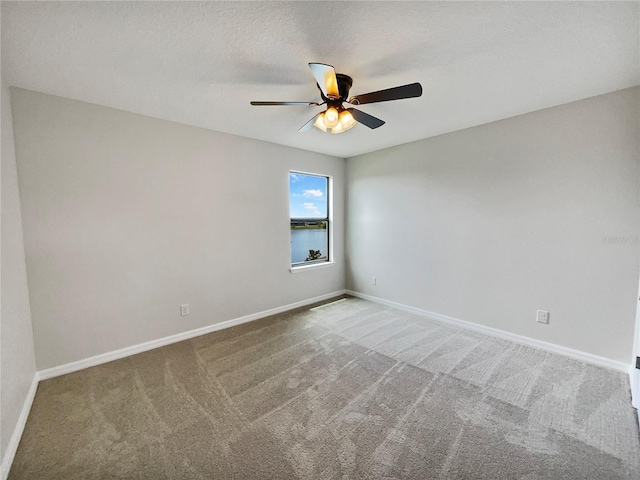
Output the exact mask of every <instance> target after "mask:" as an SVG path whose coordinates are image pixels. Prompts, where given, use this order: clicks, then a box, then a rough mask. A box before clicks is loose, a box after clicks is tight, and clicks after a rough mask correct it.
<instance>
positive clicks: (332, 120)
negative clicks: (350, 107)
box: [324, 107, 338, 128]
mask: <svg viewBox="0 0 640 480" xmlns="http://www.w3.org/2000/svg"><path fill="white" fill-rule="evenodd" d="M337 124H338V110H337V109H335V108H334V107H329V108H327V111H326V112H324V125H325V126H326V127H329V128H333V127H335V126H336V125H337Z"/></svg>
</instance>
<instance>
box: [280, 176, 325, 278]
mask: <svg viewBox="0 0 640 480" xmlns="http://www.w3.org/2000/svg"><path fill="white" fill-rule="evenodd" d="M292 173H299V174H301V175H313V176H315V177H324V178H326V179H327V210H328V212H327V223H328V225H327V230H328V234H327V235H328V238H327V245H328V248H329V253H328V258H327V260H324V261H322V262H317V263H307V264H303V263H299V264H295V265H294V264H292V263H291V253H292V252H291V210H289V262H288V263H289V271H290V272H291V273H303V272H310V271H313V270H318V269H321V268H327V267H332V266H334V265H335V262H334V253H333V176H331V175H327V174H325V173H315V172H303V171H300V170H289V172H288V180H289V182H287V185H290V181H291V174H292ZM287 198H288V200H289V202H288V204H287V205H288V207H289V208H290V205H291V190H289V195H288V197H287Z"/></svg>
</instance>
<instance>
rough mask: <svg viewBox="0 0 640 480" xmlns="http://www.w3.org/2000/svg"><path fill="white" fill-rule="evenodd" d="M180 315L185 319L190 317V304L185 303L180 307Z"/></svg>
mask: <svg viewBox="0 0 640 480" xmlns="http://www.w3.org/2000/svg"><path fill="white" fill-rule="evenodd" d="M180 315H182V316H183V317H184V316H185V315H189V304H188V303H185V304H184V305H180Z"/></svg>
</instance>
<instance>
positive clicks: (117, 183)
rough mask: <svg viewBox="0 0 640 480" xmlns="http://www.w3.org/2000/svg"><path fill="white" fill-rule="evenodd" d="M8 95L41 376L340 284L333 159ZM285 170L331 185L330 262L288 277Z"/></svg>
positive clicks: (25, 94)
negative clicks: (325, 178) (185, 307)
mask: <svg viewBox="0 0 640 480" xmlns="http://www.w3.org/2000/svg"><path fill="white" fill-rule="evenodd" d="M12 100H13V107H14V130H15V139H16V150H17V156H18V160H19V161H18V178H19V180H20V196H21V200H22V209H23V217H24V237H25V251H26V259H27V272H28V277H29V291H30V295H31V312H32V316H33V331H34V339H35V347H36V348H35V349H36V360H37V366H38V369H46V368H49V367H54V366H58V365H61V364H65V363H68V362H72V361H76V360H80V359H83V358H86V357H90V356H93V355H97V354H101V353H105V352H110V351H113V350H116V349H120V348H124V347H128V346H132V345H136V344H138V343H141V342H145V341H150V340H154V339H158V338H162V337H165V336H169V335H172V334H177V333H180V332H184V331H188V330H192V329H195V328H199V327H204V326H208V325H211V324H215V323H219V322H222V321H225V320H230V319H234V318H237V317H241V316H244V315H249V314H253V313H257V312H261V311H264V310H266V309H270V308H275V307H280V306H283V305H288V304H290V303H293V302H297V301H302V300H305V299H309V298H313V297H316V296H320V295H324V294H328V293H331V292H334V291H338V290H342V289H344V278H345V271H344V253H343V252H344V233H343V232H344V220H343V214H342V212H343V210H344V169H345V167H344V160H343V159H338V158H334V157H329V156H326V155H320V154H314V153H310V152H305V151H302V150H295V149H292V148H288V147H282V146H278V145H275V144H270V143H265V142H260V141H255V140H250V139H247V138H241V137H236V136H232V135H227V134H222V133H217V132H213V131H209V130H204V129H200V128H195V127H190V126H186V125H181V124H176V123H171V122H167V121H161V120H157V119H152V118H148V117H144V116H140V115H135V114H131V113H127V112H123V111H119V110H113V109H109V108H106V107H101V106H97V105H91V104H87V103H82V102H78V101H72V100H68V99H63V98H60V97H54V96H49V95H45V94H41V93H36V92H31V91H27V90H21V89H12ZM290 169H295V170H300V171H306V172H314V173H321V174H327V175H332V176H333V179H334V200H335V212H336V214H335V219H334V220H335V223H334V254H335V259H336V262H337V263H336V265H335V266H333V267H328V268H324V269H319V270H314V271H308V272H304V273H298V274H295V275H292V274H291V273H290V272H289V263H290V245H289V198H288V189H289V186H288V185H289V184H288V182H289V178H288V172H289V170H290ZM183 303H189V304H190V306H191V315H190V316H186V317H181V316H180V308H179V306H180V305H181V304H183Z"/></svg>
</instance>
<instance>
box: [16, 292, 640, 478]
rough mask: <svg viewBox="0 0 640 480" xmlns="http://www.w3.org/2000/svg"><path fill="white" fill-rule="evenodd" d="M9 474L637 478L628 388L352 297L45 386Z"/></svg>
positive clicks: (563, 362) (639, 467)
mask: <svg viewBox="0 0 640 480" xmlns="http://www.w3.org/2000/svg"><path fill="white" fill-rule="evenodd" d="M9 478H10V480H19V479H29V480H34V479H39V480H45V479H111V478H113V479H154V480H159V479H208V480H209V479H258V478H259V479H337V478H340V479H350V478H353V479H360V478H367V479H420V480H424V479H490V480H498V479H510V480H511V479H527V480H533V479H554V480H556V479H598V480H604V479H625V478H628V479H632V478H633V479H637V478H640V444H639V439H638V425H637V421H636V419H635V410H633V408H632V407H631V406H630V393H629V380H628V376H627V375H624V374H622V373H619V372H614V371H609V370H605V369H602V368H598V367H594V366H590V365H587V364H583V363H580V362H577V361H574V360H570V359H567V358H564V357H560V356H557V355H553V354H550V353H545V352H542V351H538V350H535V349H533V348H530V347H525V346H521V345H517V344H514V343H511V342H508V341H504V340H499V339H496V338H493V337H488V336H484V335H481V334H478V333H474V332H470V331H467V330H461V329H458V328H454V327H451V326H448V325H444V324H441V323H438V322H435V321H431V320H427V319H424V318H421V317H418V316H414V315H411V314H408V313H405V312H402V311H399V310H394V309H390V308H387V307H384V306H381V305H378V304H374V303H371V302H367V301H364V300H360V299H355V298H346V299H343V300H339V301H337V302H333V303H328V304H325V305H322V306H319V307H316V308H310V309H300V310H297V311H295V312H288V313H287V314H282V315H277V316H274V317H270V318H267V319H264V320H260V321H256V322H253V323H249V324H246V325H242V326H239V327H236V328H233V329H228V330H223V331H220V332H216V333H213V334H209V335H205V336H202V337H198V338H195V339H192V340H187V341H184V342H181V343H178V344H174V345H170V346H167V347H164V348H160V349H157V350H153V351H150V352H146V353H142V354H139V355H135V356H132V357H129V358H126V359H122V360H118V361H115V362H111V363H108V364H105V365H101V366H98V367H93V368H90V369H87V370H84V371H81V372H77V373H73V374H70V375H66V376H63V377H58V378H55V379H51V380H47V381H44V382H42V383H40V385H39V387H38V392H37V394H36V398H35V402H34V404H33V408H32V410H31V414H30V416H29V420H28V423H27V426H26V429H25V432H24V435H23V438H22V442H21V443H20V447H19V449H18V453H17V455H16V458H15V461H14V464H13V467H12V470H11V472H10V476H9Z"/></svg>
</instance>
